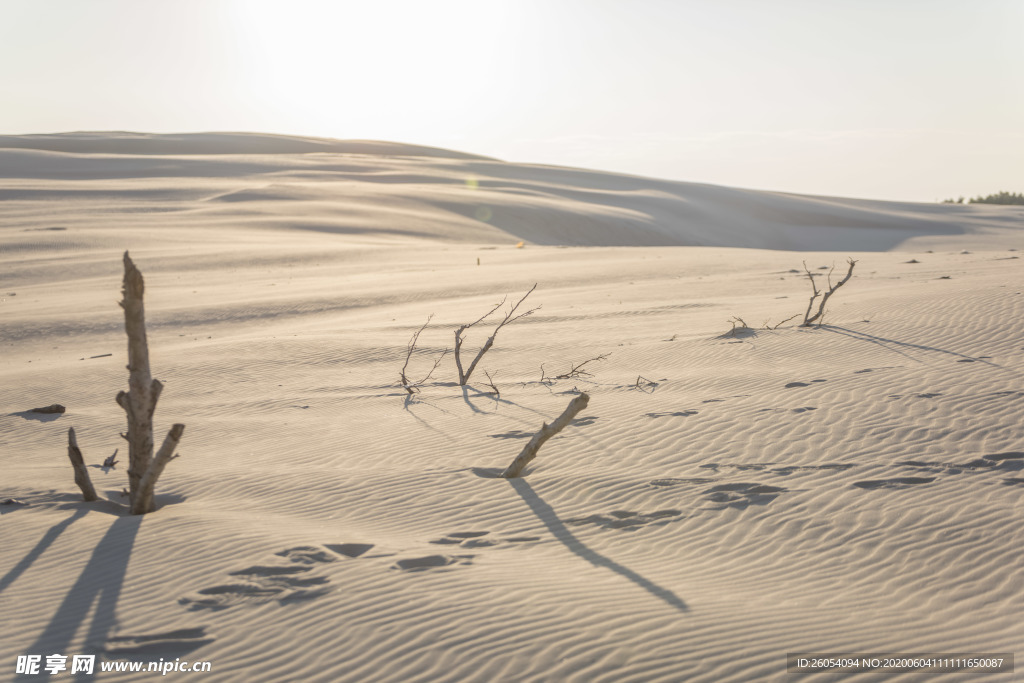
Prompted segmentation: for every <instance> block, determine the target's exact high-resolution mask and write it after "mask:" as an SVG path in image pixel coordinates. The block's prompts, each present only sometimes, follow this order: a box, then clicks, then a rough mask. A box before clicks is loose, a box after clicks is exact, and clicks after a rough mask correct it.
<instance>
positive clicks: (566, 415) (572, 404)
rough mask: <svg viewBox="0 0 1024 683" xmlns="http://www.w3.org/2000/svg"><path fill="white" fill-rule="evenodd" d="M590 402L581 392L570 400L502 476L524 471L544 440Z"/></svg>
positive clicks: (510, 477)
mask: <svg viewBox="0 0 1024 683" xmlns="http://www.w3.org/2000/svg"><path fill="white" fill-rule="evenodd" d="M589 402H590V395H589V394H585V393H584V394H580V395H579V396H577V397H576V398H574V399H573V400H571V401H569V405H568V406H567V407H566V409H565V410H564V411H563V412H562V414H561V415H559V416H558V417H557V418H555V421H554V422H552V423H551V424H550V425H549V424H548V423H547V422H545V423H544V424H542V425H541V428H540V431H539V432H537V433H536V434H534V435H533V438H532V439H530V442H529V443H528V444H526V446H524V447H523V450H522V452H521V453H520V454H519V455H518V456H517V457H516V459H515V460H513V461H512V464H511V465H509V466H508V467H507V468H506V469H505V471H504V472H502V473H501V476H502V477H504V478H506V479H512V478H513V477H518V476H519V475H520V473H522V471H523V468H524V467H526V465H527V464H529V462H530V461H531V460H533V459H534V458H535V457H537V451H538V450H540V447H541V446H543V445H544V442H545V441H547V440H548V439H550V438H551V437H553V436H554V435H555V434H557V433H558V432H560V431H562V430H563V429H565V427H566V426H567V425H568V424H569V423H570V422H572V420H573V418H575V417H576V415H577V413H579V412H580V411H581V410H583V409H584V408H586V407H587V403H589Z"/></svg>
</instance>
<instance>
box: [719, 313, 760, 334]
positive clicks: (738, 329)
mask: <svg viewBox="0 0 1024 683" xmlns="http://www.w3.org/2000/svg"><path fill="white" fill-rule="evenodd" d="M726 322H728V323H730V324H731V325H732V329H731V330H729V331H728V332H726V333H725V334H723V335H722V337H739V336H741V335H742V336H747V335H750V334H753V333H754V331H753V329H751V327H750V326H749V325H747V322H746V321H745V320H744V319H743V318H741V317H739V316H733V317H732V318H730V319H729V320H727V321H726ZM720 338H721V337H720Z"/></svg>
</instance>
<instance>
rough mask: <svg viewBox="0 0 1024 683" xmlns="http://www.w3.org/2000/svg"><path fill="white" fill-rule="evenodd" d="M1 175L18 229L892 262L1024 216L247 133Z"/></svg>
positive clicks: (39, 164) (89, 141) (22, 163)
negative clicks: (274, 233) (929, 241)
mask: <svg viewBox="0 0 1024 683" xmlns="http://www.w3.org/2000/svg"><path fill="white" fill-rule="evenodd" d="M0 179H3V181H4V187H3V188H0V196H2V199H3V200H4V205H3V207H2V208H0V218H3V219H4V223H5V225H7V226H11V227H15V228H19V229H25V230H37V229H39V228H41V227H46V225H49V224H51V223H53V222H54V221H55V220H56V221H57V222H58V223H60V224H64V223H67V224H68V227H70V228H72V229H73V228H75V227H90V226H95V227H103V228H104V229H108V228H113V229H131V230H137V229H142V228H147V227H155V228H170V227H176V228H202V227H211V226H216V227H237V228H240V229H245V230H247V231H253V230H292V231H294V230H312V231H316V232H326V233H331V232H333V233H338V234H344V235H359V236H362V237H364V238H367V239H373V238H375V237H382V238H384V239H395V238H405V237H415V238H423V239H430V240H442V241H447V242H464V243H492V244H503V243H508V242H510V241H511V242H517V241H520V240H523V241H525V242H528V243H533V244H542V245H569V246H720V247H749V248H762V249H781V250H797V251H815V250H829V249H831V250H842V251H884V250H888V249H893V248H895V247H898V246H900V245H901V244H903V243H905V242H906V241H907V240H909V239H913V238H930V237H937V238H942V237H956V236H962V235H965V234H972V233H976V232H979V231H985V232H991V231H993V230H997V231H998V230H1001V229H1002V230H1005V229H1008V228H1013V227H1015V226H1019V225H1020V223H1021V221H1022V220H1024V209H1021V208H1019V207H1018V208H1007V207H988V206H986V207H980V206H962V205H928V204H913V203H899V202H877V201H866V200H853V199H838V198H828V197H809V196H800V195H792V194H783V193H773V192H762V191H753V190H741V189H734V188H727V187H719V186H713V185H704V184H698V183H684V182H670V181H662V180H656V179H650V178H642V177H636V176H625V175H616V174H612V173H603V172H595V171H586V170H580V169H570V168H559V167H550V166H536V165H528V164H512V163H505V162H501V161H497V160H493V159H488V158H486V157H480V156H474V155H470V154H463V153H460V152H452V151H448V150H439V149H435V148H429V147H421V146H415V145H403V144H396V143H386V142H367V141H339V140H325V139H320V138H295V137H287V136H274V135H257V134H244V133H204V134H192V135H150V134H140V133H67V134H59V135H26V136H0ZM44 224H45V225H44Z"/></svg>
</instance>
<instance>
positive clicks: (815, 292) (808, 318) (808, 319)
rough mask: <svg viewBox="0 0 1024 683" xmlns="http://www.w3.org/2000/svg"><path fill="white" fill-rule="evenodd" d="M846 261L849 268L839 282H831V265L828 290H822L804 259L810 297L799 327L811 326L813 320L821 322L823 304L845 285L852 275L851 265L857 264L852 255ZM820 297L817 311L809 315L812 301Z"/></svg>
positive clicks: (833, 267)
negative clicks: (810, 291)
mask: <svg viewBox="0 0 1024 683" xmlns="http://www.w3.org/2000/svg"><path fill="white" fill-rule="evenodd" d="M847 263H849V264H850V269H849V270H847V271H846V276H845V277H844V278H843V279H842V280H840V281H839V282H837V283H835V284H834V285H833V284H832V271H833V270H835V266H832V268H831V269H829V271H828V291H822V290H819V289H818V285H817V283H815V281H814V276H813V275H812V274H811V271H810V270H809V269H808V268H807V261H804V272H806V273H807V279H809V280H810V281H811V290H812V293H811V299H810V301H808V302H807V312H806V313H804V321H803V322H802V323H801V324H800V327H811V326H812V325H813V324H814V323H815V322H818V324H819V325H821V322H820V321H822V319H823V317H824V315H825V304H826V303H827V302H828V299H829V297H830V296H832V294H833V293H835V291H836V290H837V289H839V288H840V287H842V286H843V285H845V284H846V283H847V282H848V281H849V280H850V278H851V277H853V267H854V266H855V265H857V261H855V260H854V259H853V258H852V257H851V258H849V259H847ZM819 296H820V297H821V301H820V302H819V303H818V311H817V312H816V313H815V314H814V315H811V310H812V309H813V308H814V302H815V300H816V299H817V298H818V297H819Z"/></svg>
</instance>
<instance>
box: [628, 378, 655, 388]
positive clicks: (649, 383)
mask: <svg viewBox="0 0 1024 683" xmlns="http://www.w3.org/2000/svg"><path fill="white" fill-rule="evenodd" d="M657 386H658V383H657V382H655V381H654V380H652V379H647V378H646V377H643V376H642V375H637V376H636V384H634V385H633V386H632V387H630V388H631V389H639V390H640V391H645V390H646V389H647V388H650V390H651V391H652V392H653V391H654V390H655V388H657Z"/></svg>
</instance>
